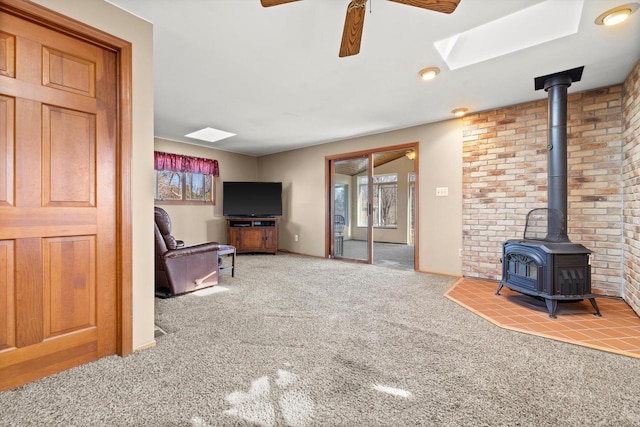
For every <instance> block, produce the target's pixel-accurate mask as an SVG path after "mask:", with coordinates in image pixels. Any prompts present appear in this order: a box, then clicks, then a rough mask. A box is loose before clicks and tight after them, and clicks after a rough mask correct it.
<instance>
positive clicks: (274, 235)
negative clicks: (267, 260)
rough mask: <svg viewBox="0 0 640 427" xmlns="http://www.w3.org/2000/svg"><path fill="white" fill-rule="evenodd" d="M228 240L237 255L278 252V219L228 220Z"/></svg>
mask: <svg viewBox="0 0 640 427" xmlns="http://www.w3.org/2000/svg"><path fill="white" fill-rule="evenodd" d="M227 240H228V244H229V245H233V246H235V247H236V252H237V253H240V254H241V253H250V252H261V253H272V254H274V255H275V254H276V253H277V252H278V218H244V217H238V218H227Z"/></svg>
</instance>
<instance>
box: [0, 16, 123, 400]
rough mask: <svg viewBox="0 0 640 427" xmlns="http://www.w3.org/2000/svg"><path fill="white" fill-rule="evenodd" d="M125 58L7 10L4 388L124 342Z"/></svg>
mask: <svg viewBox="0 0 640 427" xmlns="http://www.w3.org/2000/svg"><path fill="white" fill-rule="evenodd" d="M116 66H117V64H116V55H115V53H114V52H112V51H109V50H106V49H103V48H100V47H98V46H96V45H94V44H91V43H87V42H84V41H80V40H78V39H76V38H72V37H69V36H67V35H64V34H62V33H59V32H56V31H54V30H50V29H48V28H45V27H43V26H39V25H36V24H34V23H32V22H30V21H26V20H23V19H21V18H18V17H16V16H13V15H10V14H7V13H4V12H0V83H1V85H0V390H4V389H8V388H12V387H15V386H17V385H20V384H22V383H25V382H29V381H33V380H35V379H37V378H41V377H43V376H47V375H50V374H52V373H55V372H58V371H61V370H64V369H67V368H70V367H72V366H76V365H79V364H82V363H86V362H88V361H91V360H95V359H97V358H99V357H103V356H106V355H109V354H114V353H116V351H117V350H118V348H117V346H118V343H117V338H118V336H117V335H118V334H117V326H118V325H117V319H118V312H117V304H116V301H117V300H116V298H117V294H118V288H117V283H116V282H117V267H116V262H117V259H116V247H117V242H116V240H117V239H116V232H117V229H116V227H117V224H116V217H117V215H116V213H117V210H116V208H117V206H116V184H117V179H116V170H117V169H116V159H117V158H116V134H117V132H116V130H117V120H116V119H117V116H116V102H117V90H118V85H117V72H116V70H117V69H116Z"/></svg>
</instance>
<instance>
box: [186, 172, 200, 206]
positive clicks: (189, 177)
mask: <svg viewBox="0 0 640 427" xmlns="http://www.w3.org/2000/svg"><path fill="white" fill-rule="evenodd" d="M185 180H186V185H185V192H186V195H185V199H186V200H202V201H204V200H205V198H204V197H205V183H204V175H203V174H201V173H185Z"/></svg>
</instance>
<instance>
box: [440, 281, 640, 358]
mask: <svg viewBox="0 0 640 427" xmlns="http://www.w3.org/2000/svg"><path fill="white" fill-rule="evenodd" d="M497 287H498V283H497V282H493V281H484V280H472V279H460V280H459V281H458V282H456V283H455V284H454V285H453V286H452V287H451V288H450V289H449V290H448V291H447V292H446V293H445V296H447V297H448V298H449V299H451V300H453V301H455V302H457V303H458V304H460V305H462V306H463V307H465V308H467V309H469V310H471V311H473V312H474V313H476V314H478V315H479V316H481V317H483V318H485V319H487V320H489V321H490V322H492V323H494V324H495V325H497V326H500V327H502V328H506V329H511V330H514V331H519V332H524V333H527V334H532V335H538V336H541V337H545V338H551V339H554V340H559V341H564V342H568V343H572V344H577V345H582V346H586V347H591V348H595V349H598V350H604V351H610V352H612V353H617V354H622V355H625V356H630V357H637V358H640V317H638V315H636V313H635V312H634V311H633V310H632V309H631V308H630V307H629V306H628V305H627V304H626V303H625V302H624V301H622V300H620V299H614V298H606V297H599V298H596V302H597V304H598V308H599V309H600V313H602V317H597V316H594V314H593V313H594V312H595V311H594V309H593V307H591V304H590V303H589V301H588V300H584V301H582V302H571V303H558V310H557V312H556V314H557V318H556V319H551V318H550V317H549V312H548V311H547V306H546V304H545V302H544V300H539V299H537V298H534V297H530V296H527V295H523V294H520V293H518V292H515V291H512V290H510V289H508V288H506V287H503V288H502V290H501V291H500V295H495V292H496V289H497Z"/></svg>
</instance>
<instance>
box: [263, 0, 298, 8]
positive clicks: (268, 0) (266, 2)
mask: <svg viewBox="0 0 640 427" xmlns="http://www.w3.org/2000/svg"><path fill="white" fill-rule="evenodd" d="M294 1H299V0H260V3H262V7H270V6H278V5H279V4H285V3H291V2H294Z"/></svg>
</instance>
